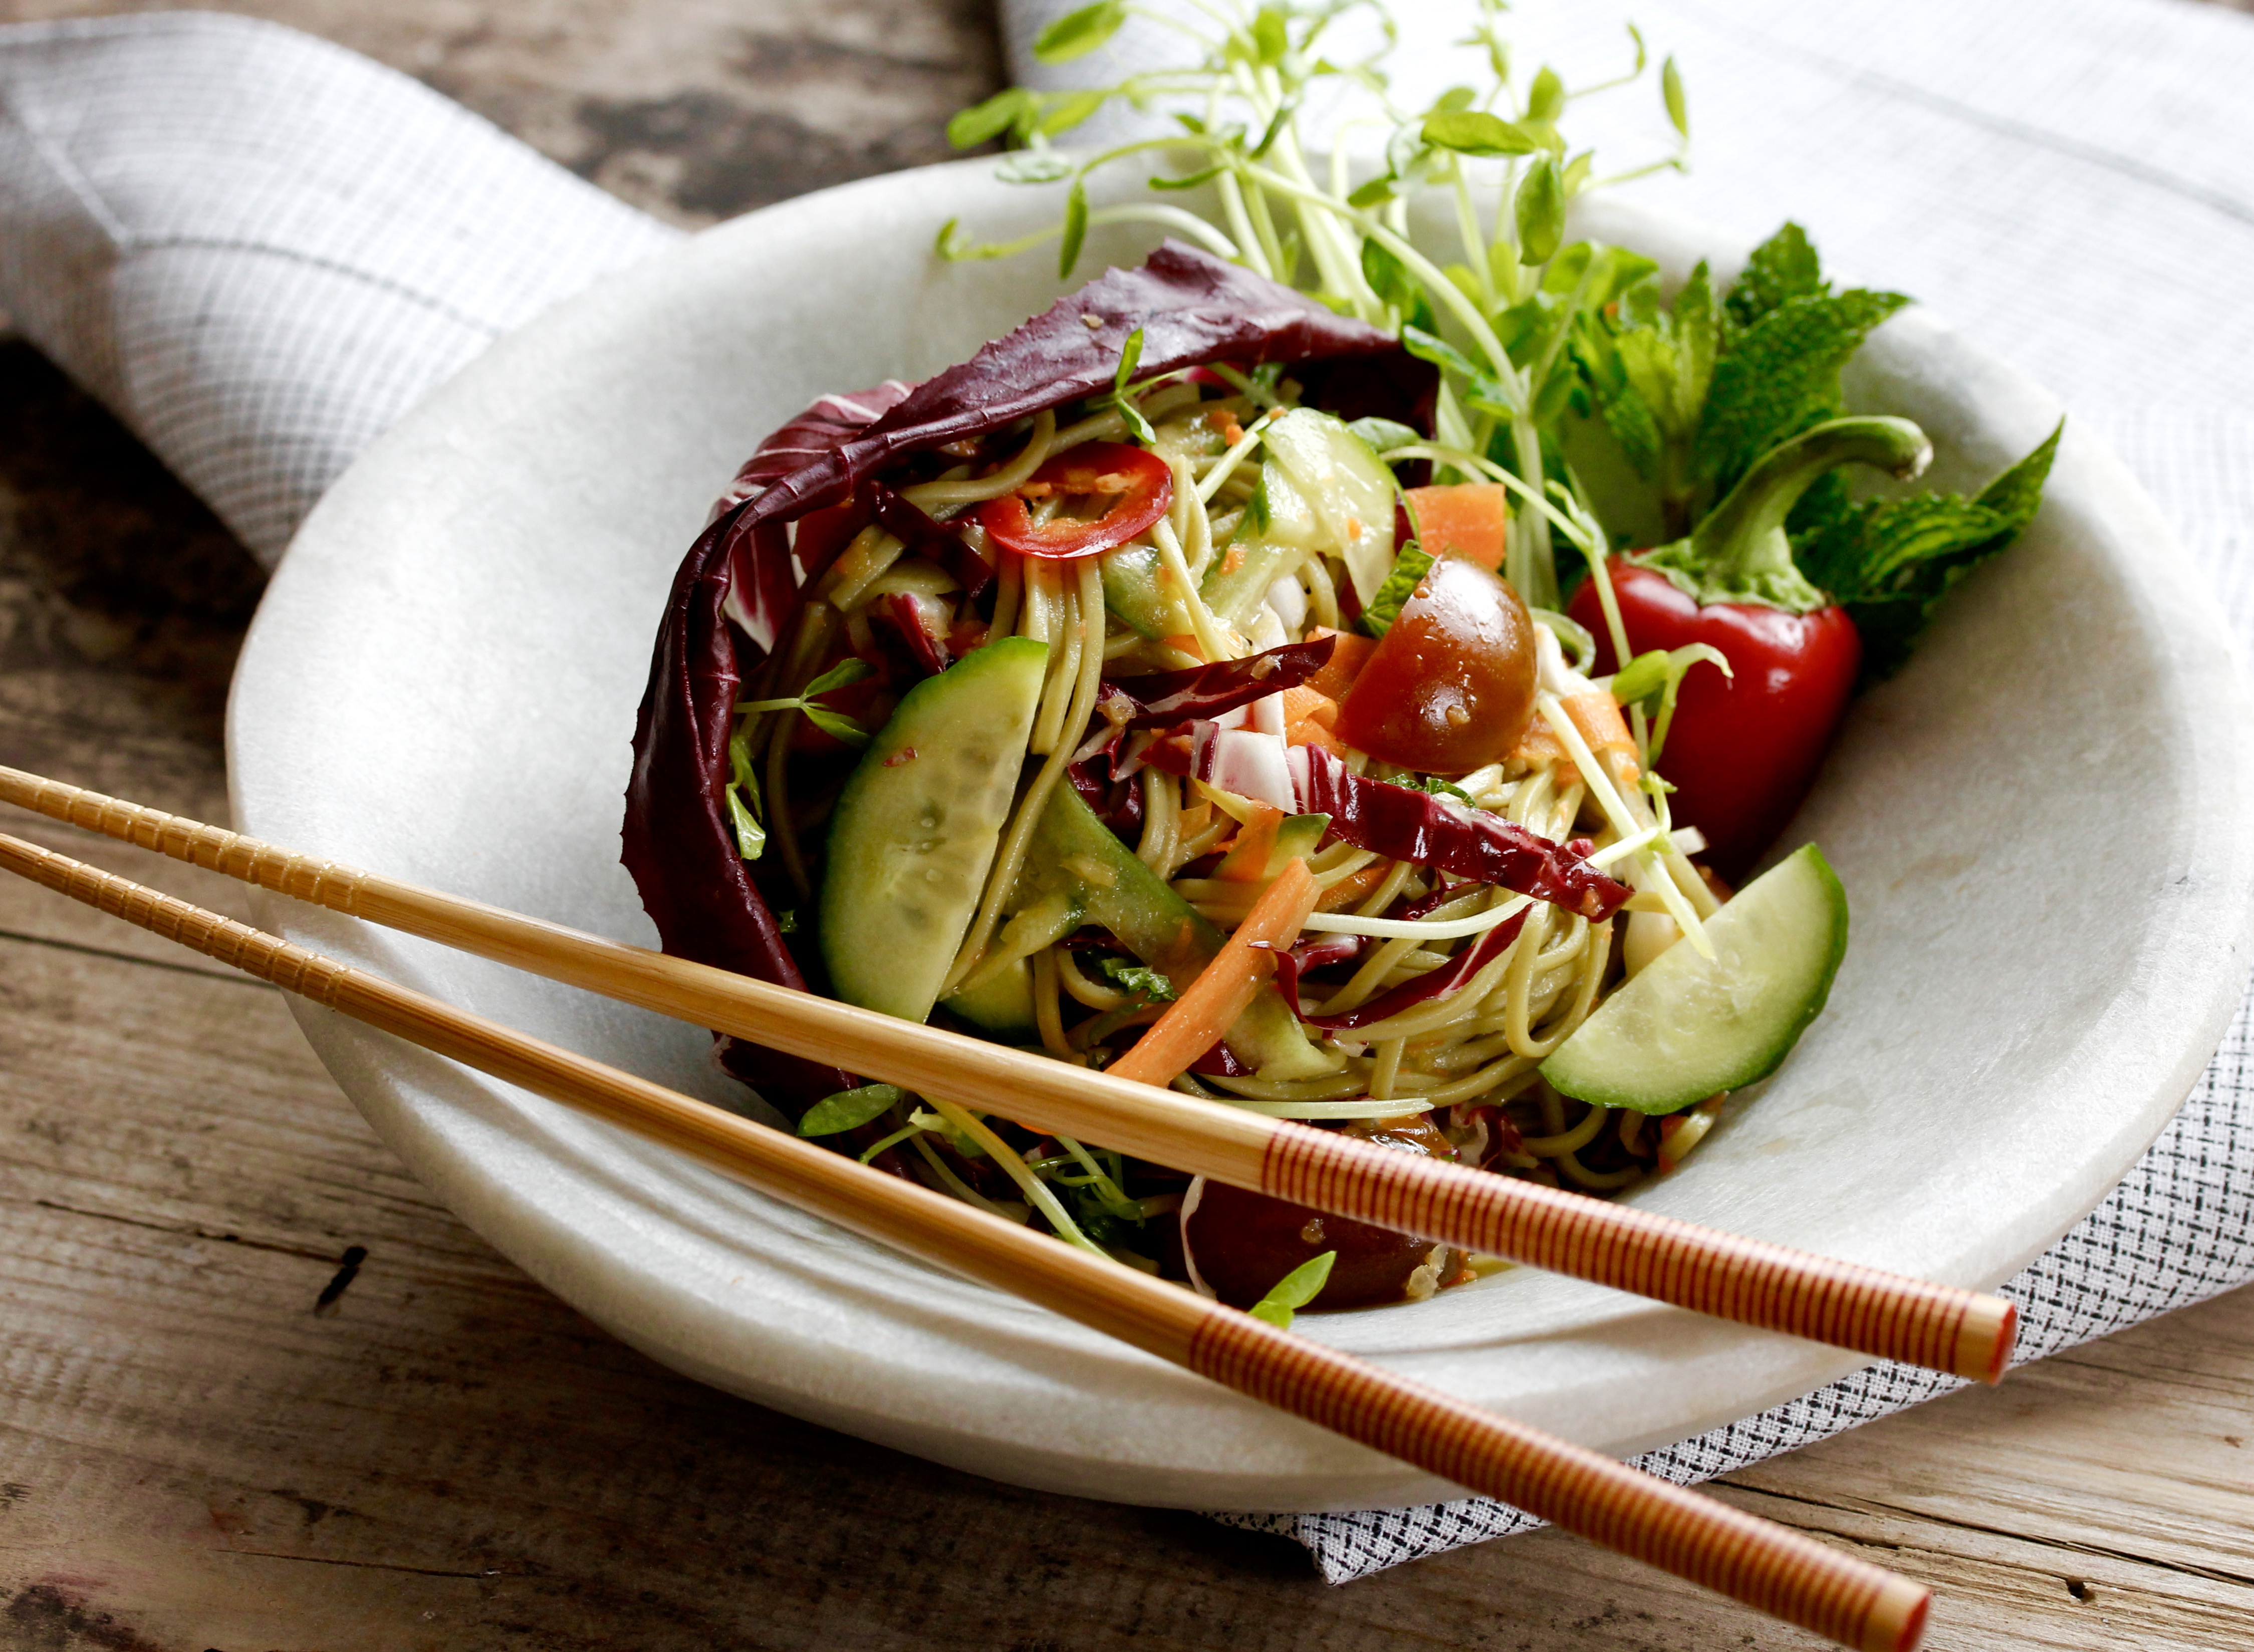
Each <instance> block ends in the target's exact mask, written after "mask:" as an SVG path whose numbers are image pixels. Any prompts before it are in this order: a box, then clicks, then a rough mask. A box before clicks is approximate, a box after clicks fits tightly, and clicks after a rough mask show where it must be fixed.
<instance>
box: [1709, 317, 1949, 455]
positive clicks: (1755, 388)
mask: <svg viewBox="0 0 2254 1652" xmlns="http://www.w3.org/2000/svg"><path fill="white" fill-rule="evenodd" d="M1733 297H1734V295H1733ZM1908 302H1909V300H1908V298H1906V297H1903V296H1902V295H1901V293H1898V292H1869V291H1866V290H1862V289H1860V288H1857V289H1854V290H1850V291H1847V292H1842V293H1836V294H1829V295H1810V296H1808V297H1795V298H1787V299H1786V300H1785V301H1784V302H1783V303H1782V304H1778V305H1777V306H1776V307H1775V309H1773V310H1770V311H1768V313H1767V314H1765V315H1763V316H1762V317H1761V318H1760V319H1759V320H1758V321H1756V322H1754V324H1753V325H1751V326H1750V327H1747V328H1746V329H1745V330H1744V331H1743V332H1740V334H1739V335H1738V336H1737V338H1736V339H1735V340H1734V341H1733V343H1732V345H1731V346H1730V347H1729V348H1728V349H1727V350H1726V351H1725V352H1724V353H1722V354H1721V356H1720V357H1719V359H1718V360H1716V361H1715V363H1714V377H1713V382H1712V387H1711V388H1710V389H1709V390H1708V392H1707V395H1706V406H1705V411H1704V413H1703V415H1702V416H1701V417H1700V419H1699V423H1698V442H1697V459H1698V467H1699V471H1700V473H1701V474H1702V475H1703V476H1704V477H1705V479H1706V481H1707V482H1708V484H1709V485H1710V486H1711V487H1712V496H1713V497H1716V498H1719V497H1720V496H1721V495H1722V494H1724V493H1727V492H1728V491H1729V489H1730V487H1731V486H1732V485H1733V483H1735V482H1736V481H1737V479H1738V478H1739V477H1740V476H1741V475H1743V474H1744V473H1745V471H1746V467H1747V465H1751V464H1752V463H1753V462H1754V460H1755V459H1756V458H1760V457H1761V455H1762V454H1763V453H1766V452H1767V451H1768V450H1769V449H1770V448H1772V447H1775V445H1776V444H1778V443H1779V442H1782V441H1785V440H1787V439H1789V437H1795V436H1797V435H1799V434H1800V432H1801V431H1803V430H1806V429H1808V428H1809V427H1810V425H1812V424H1820V423H1823V422H1824V420H1825V419H1828V418H1833V417H1836V416H1838V414H1839V413H1840V412H1841V411H1842V410H1843V409H1844V408H1845V401H1844V398H1843V397H1842V395H1841V394H1840V389H1839V369H1840V368H1841V367H1845V366H1846V364H1847V360H1848V358H1849V357H1851V356H1852V355H1853V354H1854V353H1855V352H1856V351H1857V350H1859V349H1860V348H1861V347H1862V343H1863V340H1864V339H1866V337H1868V336H1869V334H1870V332H1871V330H1872V329H1873V328H1874V327H1876V326H1877V325H1879V324H1880V322H1882V321H1884V320H1885V319H1886V318H1887V317H1888V316H1890V315H1892V314H1894V311H1897V310H1899V309H1901V307H1902V305H1904V304H1908Z"/></svg>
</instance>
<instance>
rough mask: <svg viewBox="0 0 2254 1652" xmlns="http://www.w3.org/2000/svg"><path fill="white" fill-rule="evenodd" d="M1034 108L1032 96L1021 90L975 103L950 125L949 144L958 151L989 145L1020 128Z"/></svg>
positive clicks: (960, 113) (1004, 92)
mask: <svg viewBox="0 0 2254 1652" xmlns="http://www.w3.org/2000/svg"><path fill="white" fill-rule="evenodd" d="M1032 109H1033V94H1032V93H1030V92H1028V91H1026V90H1025V89H1024V88H1021V87H1015V86H1013V87H1011V88H1009V89H1008V90H1007V91H1003V92H997V93H995V94H994V95H993V96H991V97H990V98H988V99H987V100H986V101H985V102H984V103H974V104H972V105H971V106H970V108H969V109H963V110H962V111H960V112H959V113H958V114H956V116H955V118H954V119H953V120H951V121H949V122H948V123H947V141H948V142H949V144H953V145H954V146H955V147H956V149H977V147H978V146H979V145H980V144H991V143H992V142H993V141H994V140H995V139H996V138H998V137H1001V136H1002V134H1003V133H1005V132H1006V131H1008V130H1010V129H1011V128H1012V127H1013V126H1015V125H1017V123H1018V122H1019V118H1020V117H1021V116H1026V115H1028V114H1029V112H1030V111H1031V110H1032Z"/></svg>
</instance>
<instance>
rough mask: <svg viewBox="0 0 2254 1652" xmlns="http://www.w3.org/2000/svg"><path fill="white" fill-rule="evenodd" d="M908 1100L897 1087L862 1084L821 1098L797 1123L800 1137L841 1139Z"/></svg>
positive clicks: (902, 1090)
mask: <svg viewBox="0 0 2254 1652" xmlns="http://www.w3.org/2000/svg"><path fill="white" fill-rule="evenodd" d="M907 1098H908V1093H907V1091H906V1090H904V1089H901V1088H900V1086H899V1085H897V1084H864V1085H863V1086H861V1088H860V1089H854V1090H839V1091H838V1092H837V1094H836V1095H834V1096H823V1098H822V1099H821V1100H820V1101H818V1102H816V1103H815V1104H814V1105H813V1106H811V1107H809V1108H808V1109H807V1110H806V1117H803V1118H802V1119H800V1120H799V1121H798V1133H799V1134H800V1135H802V1136H842V1135H844V1133H845V1132H846V1131H849V1130H858V1129H860V1128H861V1126H862V1125H864V1124H867V1123H869V1121H870V1120H872V1119H876V1118H882V1117H884V1116H885V1115H886V1113H889V1112H891V1111H892V1110H893V1109H894V1108H895V1107H898V1106H899V1105H900V1103H902V1102H905V1101H906V1100H907Z"/></svg>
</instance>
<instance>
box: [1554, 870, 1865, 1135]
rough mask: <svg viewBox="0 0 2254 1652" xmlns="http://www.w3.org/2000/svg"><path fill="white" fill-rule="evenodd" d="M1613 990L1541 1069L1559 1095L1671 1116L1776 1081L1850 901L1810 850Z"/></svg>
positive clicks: (1831, 964) (1841, 943)
mask: <svg viewBox="0 0 2254 1652" xmlns="http://www.w3.org/2000/svg"><path fill="white" fill-rule="evenodd" d="M1706 934H1707V935H1708V936H1709V937H1710V938H1711V939H1712V942H1713V943H1714V954H1715V956H1713V957H1712V958H1704V957H1701V956H1699V955H1698V950H1697V949H1695V948H1693V947H1691V946H1690V945H1688V944H1687V943H1685V942H1677V943H1676V944H1675V945H1673V946H1671V947H1670V948H1668V949H1667V950H1666V951H1664V952H1663V953H1661V954H1660V955H1659V956H1658V957H1657V958H1656V959H1654V960H1653V961H1652V962H1651V963H1649V965H1647V966H1646V967H1645V968H1644V969H1643V970H1642V971H1641V972H1640V973H1639V974H1638V975H1637V976H1636V977H1635V979H1634V980H1632V981H1630V982H1629V983H1628V984H1627V985H1626V986H1624V987H1622V988H1621V989H1620V991H1617V992H1615V993H1614V994H1613V995H1612V997H1610V998H1607V999H1606V1000H1605V1001H1604V1003H1603V1004H1602V1005H1600V1006H1599V1008H1598V1010H1597V1012H1596V1013H1595V1014H1594V1015H1592V1016H1591V1017H1590V1018H1589V1019H1587V1020H1586V1021H1584V1022H1583V1023H1582V1024H1581V1026H1580V1027H1579V1030H1578V1031H1576V1032H1575V1033H1574V1034H1573V1036H1572V1037H1571V1038H1569V1039H1567V1040H1565V1042H1564V1043H1563V1044H1561V1045H1559V1046H1558V1048H1557V1049H1556V1050H1555V1051H1553V1052H1552V1053H1551V1056H1550V1059H1549V1060H1548V1061H1544V1062H1543V1063H1542V1076H1543V1077H1544V1078H1546V1079H1548V1080H1549V1081H1550V1082H1551V1083H1552V1084H1554V1085H1556V1086H1557V1087H1558V1089H1560V1090H1561V1091H1563V1092H1564V1093H1565V1094H1566V1095H1568V1096H1577V1097H1579V1099H1580V1100H1582V1101H1585V1102H1595V1103H1600V1104H1601V1105H1603V1106H1606V1107H1627V1108H1632V1109H1634V1110H1635V1111H1637V1112H1639V1113H1672V1112H1674V1111H1676V1110H1677V1109H1680V1108H1684V1107H1688V1106H1690V1105H1691V1103H1693V1102H1698V1101H1703V1100H1705V1098H1706V1097H1707V1096H1712V1095H1713V1094H1714V1093H1715V1092H1716V1091H1717V1090H1727V1089H1736V1088H1737V1087H1738V1086H1740V1085H1741V1084H1750V1083H1752V1082H1754V1080H1755V1079H1758V1078H1766V1077H1767V1076H1768V1075H1769V1074H1771V1073H1773V1072H1775V1070H1776V1068H1777V1066H1778V1064H1779V1063H1780V1062H1782V1061H1783V1060H1784V1058H1785V1056H1786V1054H1788V1053H1789V1051H1790V1050H1791V1048H1792V1047H1793V1045H1794V1044H1796V1042H1798V1041H1799V1039H1800V1035H1801V1033H1803V1031H1805V1030H1806V1028H1807V1026H1808V1024H1809V1023H1810V1021H1813V1020H1814V1019H1816V1017H1817V1013H1818V1012H1820V1011H1822V1009H1823V1008H1824V999H1825V998H1827V997H1828V996H1830V994H1831V977H1833V976H1834V975H1836V974H1838V970H1839V960H1840V959H1841V958H1842V957H1844V956H1846V951H1847V893H1846V891H1845V890H1844V889H1842V888H1841V887H1840V886H1839V879H1838V878H1837V877H1836V876H1834V875H1833V873H1832V871H1831V866H1830V865H1829V864H1828V863H1826V862H1825V860H1824V857H1823V855H1822V854H1821V853H1820V852H1819V851H1817V847H1816V845H1815V844H1807V845H1805V846H1804V847H1803V848H1802V849H1800V850H1798V851H1796V852H1795V853H1794V854H1792V855H1791V856H1789V858H1786V859H1785V860H1784V861H1782V863H1780V864H1779V865H1776V866H1775V867H1774V868H1772V869H1771V870H1770V871H1768V872H1765V873H1763V874H1762V875H1761V877H1759V878H1757V879H1754V881H1753V882H1752V883H1750V884H1748V885H1747V886H1746V887H1745V888H1743V889H1741V890H1740V891H1739V892H1738V894H1737V898H1736V899H1735V900H1732V901H1731V902H1730V903H1729V904H1728V905H1727V906H1726V907H1723V908H1722V909H1721V911H1719V913H1717V914H1714V916H1712V918H1709V919H1708V920H1707V921H1706Z"/></svg>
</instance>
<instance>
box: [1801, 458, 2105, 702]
mask: <svg viewBox="0 0 2254 1652" xmlns="http://www.w3.org/2000/svg"><path fill="white" fill-rule="evenodd" d="M2065 428H2066V426H2065V423H2064V422H2063V421H2061V423H2060V424H2059V427H2058V429H2056V430H2053V431H2052V432H2051V433H2050V435H2049V436H2048V437H2047V438H2045V439H2044V440H2043V441H2042V442H2041V443H2040V444H2039V445H2038V446H2037V447H2036V448H2035V449H2034V451H2033V452H2031V453H2029V454H2028V455H2027V456H2026V458H2023V459H2021V460H2019V463H2018V464H2016V465H2012V467H2011V468H2010V469H2009V470H2006V471H2005V472H2004V473H2003V474H2002V475H2000V476H1998V477H1997V478H1996V479H1995V480H1994V481H1992V482H1991V483H1989V484H1988V486H1986V487H1985V488H1984V489H1983V490H1982V491H1981V493H1980V495H1979V497H1978V498H1977V499H1965V498H1964V497H1962V496H1961V495H1958V494H1956V493H1920V494H1918V495H1916V496H1915V497H1914V498H1910V499H1889V500H1870V501H1868V502H1866V503H1864V504H1861V505H1850V506H1846V507H1844V508H1843V509H1841V510H1840V511H1839V512H1838V513H1837V514H1836V515H1835V516H1834V517H1833V518H1832V519H1831V520H1830V521H1827V522H1825V523H1824V524H1823V525H1822V526H1821V528H1819V529H1818V530H1817V531H1816V532H1815V533H1813V534H1811V535H1810V536H1809V538H1808V540H1807V542H1805V543H1801V544H1796V549H1795V557H1796V560H1797V561H1798V562H1799V563H1800V565H1801V568H1802V570H1803V572H1805V573H1806V574H1807V575H1808V577H1810V579H1812V580H1814V581H1815V582H1816V583H1817V584H1819V585H1821V586H1822V587H1824V589H1825V590H1826V591H1830V592H1831V594H1832V595H1833V596H1834V597H1835V598H1838V600H1839V602H1840V603H1841V604H1842V605H1843V606H1845V608H1846V610H1847V612H1848V613H1849V615H1850V616H1852V618H1853V620H1854V621H1855V627H1856V629H1857V630H1859V631H1860V632H1861V633H1862V636H1863V673H1864V676H1865V677H1866V679H1874V678H1879V677H1885V676H1892V675H1893V674H1894V672H1895V671H1898V670H1900V669H1901V666H1902V663H1903V662H1904V661H1906V660H1907V659H1908V657H1909V653H1910V649H1911V648H1913V647H1914V646H1915V643H1916V641H1917V639H1918V638H1919V636H1921V635H1922V634H1923V633H1924V630H1925V628H1926V627H1927V626H1928V625H1929V624H1930V623H1931V621H1932V619H1933V616H1934V614H1935V613H1936V611H1937V610H1938V609H1939V607H1940V606H1941V603H1942V599H1943V598H1945V597H1946V596H1947V595H1948V594H1949V592H1950V591H1951V590H1953V589H1955V587H1956V585H1957V582H1958V581H1959V580H1961V579H1963V578H1964V577H1965V576H1966V575H1967V574H1969V573H1971V571H1972V570H1974V569H1975V568H1978V566H1979V565H1980V564H1981V563H1984V562H1985V561H1987V560H1988V558H1989V557H1991V556H1994V555H1995V554H1996V553H1997V552H1998V551H2000V550H2002V549H2005V547H2006V546H2008V545H2010V544H2011V543H2012V541H2013V540H2015V539H2017V538H2018V537H2019V534H2020V532H2021V531H2022V530H2023V529H2024V528H2026V525H2027V523H2028V522H2029V521H2032V520H2033V517H2034V514H2035V511H2036V510H2037V509H2038V508H2039V507H2040V505H2041V503H2042V487H2043V482H2044V480H2045V479H2047V477H2048V476H2049V474H2050V466H2051V461H2052V460H2053V459H2054V458H2056V457H2057V453H2058V443H2059V437H2060V436H2061V434H2062V433H2063V432H2064V430H2065Z"/></svg>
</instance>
